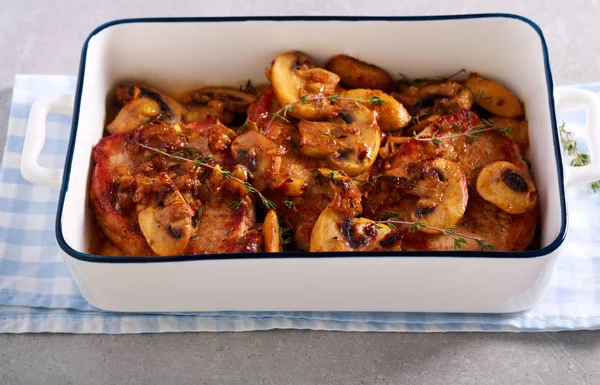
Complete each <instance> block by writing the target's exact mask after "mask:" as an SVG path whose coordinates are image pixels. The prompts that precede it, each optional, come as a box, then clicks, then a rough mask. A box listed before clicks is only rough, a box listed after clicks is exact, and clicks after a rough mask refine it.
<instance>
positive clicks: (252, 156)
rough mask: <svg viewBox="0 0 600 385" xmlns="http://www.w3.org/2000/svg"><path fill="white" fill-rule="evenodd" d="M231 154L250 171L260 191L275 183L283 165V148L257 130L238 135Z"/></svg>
mask: <svg viewBox="0 0 600 385" xmlns="http://www.w3.org/2000/svg"><path fill="white" fill-rule="evenodd" d="M231 154H232V155H233V158H234V159H235V160H236V162H238V163H240V164H242V165H244V166H246V168H247V169H248V170H249V171H250V173H251V174H252V175H253V177H254V182H253V185H254V187H255V188H256V189H258V190H259V191H262V190H264V189H265V188H266V187H268V186H269V185H270V184H271V183H273V179H274V176H275V175H277V174H278V173H279V169H280V167H281V156H280V155H281V149H280V148H279V147H278V146H276V145H275V144H274V143H273V142H272V141H271V140H270V139H269V138H267V137H266V136H264V135H263V134H261V133H260V132H258V131H256V130H248V131H246V132H244V133H243V134H241V135H240V136H238V137H237V138H236V139H235V140H234V141H233V143H232V144H231Z"/></svg>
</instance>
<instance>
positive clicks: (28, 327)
mask: <svg viewBox="0 0 600 385" xmlns="http://www.w3.org/2000/svg"><path fill="white" fill-rule="evenodd" d="M74 88H75V78H74V77H70V76H30V75H19V76H17V77H16V79H15V86H14V89H13V101H12V106H11V111H10V121H9V126H8V137H7V141H6V149H5V151H4V156H3V161H2V168H1V169H0V332H4V333H29V332H62V333H148V332H178V331H180V332H183V331H247V330H268V329H276V328H279V329H315V330H346V331H380V332H381V331H414V332H442V331H513V332H515V331H546V330H573V329H598V328H600V221H598V220H597V218H600V194H596V195H594V194H592V193H591V190H590V189H589V187H588V186H584V187H581V188H576V189H572V190H571V191H569V198H568V206H569V211H570V215H571V220H570V226H571V228H570V230H569V235H568V238H567V241H566V244H565V246H564V252H563V253H562V255H561V256H560V257H559V260H558V263H557V265H556V270H555V273H554V275H553V278H552V282H551V284H550V289H549V290H548V293H547V294H546V296H545V298H544V300H543V301H542V303H540V304H539V305H538V306H537V307H536V308H534V309H532V310H530V311H528V312H525V313H521V314H516V315H466V314H422V313H359V312H211V313H197V314H186V315H162V314H122V313H108V312H103V311H100V310H98V309H95V308H93V307H92V306H91V305H90V304H88V303H87V302H86V301H85V300H84V299H83V297H82V296H81V294H80V293H79V291H78V289H77V287H76V285H75V282H74V281H73V279H72V278H71V275H70V273H69V270H68V269H67V266H66V264H65V263H64V262H63V260H62V258H61V256H60V255H59V251H58V246H57V245H56V242H55V237H54V230H53V229H54V217H55V211H56V201H57V199H58V193H57V192H56V191H54V190H51V189H49V188H45V187H41V186H36V185H33V184H31V183H29V182H27V181H25V180H24V179H23V177H22V176H21V173H20V172H19V162H20V157H21V152H22V150H23V136H24V133H25V128H26V125H27V119H28V116H29V110H30V108H31V104H32V103H33V101H34V100H35V99H37V98H38V97H40V96H42V95H61V94H69V93H73V92H74ZM583 88H587V89H590V90H592V91H596V92H600V84H594V85H586V86H583ZM560 119H563V120H565V121H566V122H567V126H568V129H570V130H575V131H576V130H577V127H579V126H581V125H582V124H583V123H584V121H585V117H584V116H582V115H581V114H579V113H573V112H571V113H568V114H567V113H565V114H562V115H561V116H559V121H560ZM47 122H48V133H47V141H46V144H45V147H44V149H43V151H42V155H41V158H40V163H42V164H44V165H45V166H47V167H62V165H63V160H64V155H65V152H66V147H67V141H68V136H69V131H70V124H71V117H70V116H67V115H60V114H50V115H49V116H48V120H47Z"/></svg>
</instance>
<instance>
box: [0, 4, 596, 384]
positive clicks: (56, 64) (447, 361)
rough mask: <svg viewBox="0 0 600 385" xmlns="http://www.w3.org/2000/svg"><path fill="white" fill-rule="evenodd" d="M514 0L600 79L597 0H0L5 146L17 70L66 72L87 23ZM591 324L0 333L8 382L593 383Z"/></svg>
mask: <svg viewBox="0 0 600 385" xmlns="http://www.w3.org/2000/svg"><path fill="white" fill-rule="evenodd" d="M480 12H509V13H517V14H522V15H524V16H527V17H529V18H531V19H533V20H534V21H536V22H537V23H538V24H539V25H540V26H541V28H542V29H543V31H544V33H545V35H546V38H547V42H548V45H549V47H550V54H551V62H552V68H553V72H554V77H555V81H556V84H558V85H564V84H576V83H585V82H593V81H600V39H599V37H600V1H597V0H569V1H554V0H548V1H542V0H535V1H523V0H504V1H496V0H494V1H476V0H454V1H433V0H406V1H393V0H388V1H385V2H383V1H353V0H346V1H344V0H338V1H334V0H320V1H319V0H310V1H304V2H301V1H298V0H278V1H277V0H276V1H268V0H267V1H258V0H247V1H234V0H221V1H198V0H196V1H174V0H162V1H156V0H149V1H120V2H117V1H110V2H109V1H104V0H96V1H89V0H86V1H58V0H57V1H44V0H38V1H33V0H14V1H13V0H0V146H1V147H0V148H4V141H5V137H6V127H7V122H8V112H9V106H10V98H11V94H12V84H13V79H14V75H15V74H17V73H47V74H72V75H75V74H76V72H77V68H78V62H79V55H80V49H81V45H82V43H83V41H84V39H85V37H86V36H87V34H88V33H89V32H90V31H91V30H92V29H93V28H94V27H96V26H97V25H99V24H101V23H103V22H106V21H108V20H112V19H117V18H126V17H142V16H217V15H320V14H322V15H425V14H453V13H480ZM598 357H600V340H599V339H598V334H597V333H596V332H590V331H581V332H564V333H531V334H525V333H523V334H483V333H462V334H461V333H449V334H401V333H341V332H313V331H269V332H250V333H216V334H210V333H185V334H162V335H156V334H155V335H125V336H109V335H50V334H45V335H44V334H43V335H0V384H3V385H4V384H6V385H8V384H28V385H29V384H48V385H50V384H61V385H62V384H180V383H182V384H183V383H193V384H277V385H278V384H347V385H350V384H502V385H505V384H538V383H539V384H561V385H562V384H598V383H600V360H598Z"/></svg>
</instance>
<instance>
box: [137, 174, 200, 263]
mask: <svg viewBox="0 0 600 385" xmlns="http://www.w3.org/2000/svg"><path fill="white" fill-rule="evenodd" d="M155 188H157V189H158V191H157V193H156V194H155V197H154V198H155V199H153V200H152V201H150V202H145V203H146V204H145V205H144V204H142V203H138V205H137V213H138V223H139V225H140V229H141V230H142V234H143V235H144V238H145V239H146V242H148V245H149V246H150V248H151V249H152V251H154V253H155V254H156V255H160V256H168V255H178V254H181V253H182V252H183V251H184V249H185V248H186V246H187V245H188V242H189V241H190V236H191V234H192V216H193V214H194V212H193V210H192V209H191V208H190V206H189V205H188V204H187V203H186V201H185V199H184V198H183V196H182V195H181V193H180V192H179V190H177V188H176V187H175V185H174V184H173V182H171V180H170V179H169V177H168V176H167V175H166V174H163V175H160V176H159V177H158V179H157V182H156V183H155Z"/></svg>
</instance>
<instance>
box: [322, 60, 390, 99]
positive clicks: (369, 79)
mask: <svg viewBox="0 0 600 385" xmlns="http://www.w3.org/2000/svg"><path fill="white" fill-rule="evenodd" d="M325 68H326V69H328V70H329V71H331V72H334V73H336V74H337V75H339V76H340V78H341V82H342V84H343V85H344V86H346V87H348V88H371V89H376V90H383V91H387V90H391V89H392V88H393V87H394V85H395V82H394V79H392V77H391V76H390V74H388V73H387V72H385V71H384V70H382V69H381V68H379V67H377V66H375V65H373V64H369V63H365V62H364V61H361V60H358V59H356V58H353V57H352V56H348V55H337V56H334V57H332V58H331V59H330V60H329V62H328V63H327V65H326V66H325Z"/></svg>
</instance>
